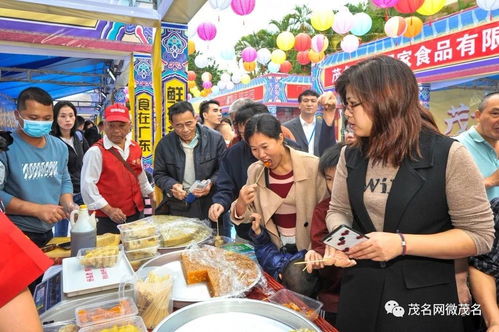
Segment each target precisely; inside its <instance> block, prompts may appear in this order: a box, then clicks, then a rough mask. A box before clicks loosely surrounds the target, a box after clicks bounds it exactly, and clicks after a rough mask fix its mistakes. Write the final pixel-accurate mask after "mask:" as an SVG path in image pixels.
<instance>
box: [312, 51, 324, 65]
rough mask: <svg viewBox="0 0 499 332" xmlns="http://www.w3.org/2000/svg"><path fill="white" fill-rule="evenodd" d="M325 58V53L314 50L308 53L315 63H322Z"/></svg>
mask: <svg viewBox="0 0 499 332" xmlns="http://www.w3.org/2000/svg"><path fill="white" fill-rule="evenodd" d="M324 57H325V55H324V52H315V51H314V50H310V51H308V58H309V59H310V61H311V62H313V63H317V62H321V61H322V60H323V59H324Z"/></svg>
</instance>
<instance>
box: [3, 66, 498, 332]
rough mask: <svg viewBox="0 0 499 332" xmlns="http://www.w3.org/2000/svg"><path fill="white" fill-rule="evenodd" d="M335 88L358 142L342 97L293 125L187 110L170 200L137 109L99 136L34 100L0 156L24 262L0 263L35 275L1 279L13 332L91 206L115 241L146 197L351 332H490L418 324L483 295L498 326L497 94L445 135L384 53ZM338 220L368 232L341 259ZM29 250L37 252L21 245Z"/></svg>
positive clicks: (108, 115) (444, 322) (319, 99)
mask: <svg viewBox="0 0 499 332" xmlns="http://www.w3.org/2000/svg"><path fill="white" fill-rule="evenodd" d="M336 93H337V94H338V95H339V98H340V99H341V101H342V104H343V105H344V118H345V120H346V125H347V129H348V133H347V135H345V136H347V137H346V138H347V139H345V141H344V142H336V139H335V132H336V130H335V124H336V122H335V121H336V120H337V119H338V116H337V105H336V96H335V95H334V94H333V93H332V92H327V93H325V94H323V95H319V94H318V93H316V92H315V91H313V90H306V91H304V92H303V93H301V95H300V96H299V97H298V108H299V111H300V114H299V115H298V116H297V117H296V118H294V119H292V120H290V121H288V122H285V123H283V124H281V123H280V122H279V120H278V119H277V118H276V117H274V116H273V115H272V114H270V112H269V111H268V109H267V107H266V106H265V105H264V104H261V103H256V102H253V101H252V100H249V99H243V100H238V101H236V102H235V103H234V104H233V105H231V108H230V111H229V117H228V118H224V117H223V116H222V112H221V108H220V104H219V103H218V102H217V101H216V100H208V101H206V102H203V103H201V105H200V107H199V112H196V111H195V110H194V108H193V106H192V105H191V104H190V103H189V102H185V101H181V102H178V103H176V104H174V105H173V106H171V107H170V108H169V110H168V117H169V120H170V123H171V126H172V131H171V132H170V133H169V134H167V135H166V136H164V137H163V138H162V139H161V140H160V141H159V142H158V143H157V145H156V149H155V151H154V167H153V169H154V171H153V179H154V181H153V183H154V186H156V187H157V188H159V189H160V191H161V192H162V193H163V195H162V197H163V199H162V200H161V201H158V202H156V201H155V195H154V190H153V186H152V185H151V183H150V181H149V180H148V177H147V173H146V171H145V169H144V167H143V164H142V152H141V149H140V146H139V145H138V143H136V142H135V141H133V140H132V136H131V127H132V123H131V119H130V113H129V110H128V109H127V108H126V107H124V106H122V105H117V104H116V105H111V106H109V107H107V108H106V109H105V111H104V121H103V124H102V129H99V128H98V126H95V124H94V123H92V122H89V121H87V122H85V121H84V120H83V119H79V118H80V117H79V116H78V115H77V110H76V108H75V107H74V105H73V104H71V103H70V102H58V103H56V104H55V106H53V100H52V98H51V97H50V95H49V94H48V93H47V92H45V91H43V90H41V89H39V88H28V89H26V90H24V91H23V92H22V93H21V94H20V95H19V98H18V100H17V110H16V111H15V116H16V118H17V120H18V123H19V127H18V128H17V129H16V131H15V132H13V133H12V134H11V135H4V138H6V140H5V142H2V143H5V144H4V145H5V146H6V145H8V147H5V150H6V151H4V152H1V153H0V199H1V201H2V204H3V207H4V210H5V215H4V214H1V215H0V222H2V223H3V224H5V226H4V227H0V239H6V241H0V243H1V244H0V248H1V247H2V246H4V247H5V246H10V247H8V249H9V251H8V252H12V253H15V255H12V256H11V257H6V255H0V270H2V271H4V270H5V271H15V269H16V268H17V267H16V264H15V263H13V261H15V260H17V259H18V260H19V262H26V263H25V264H24V265H26V266H29V267H30V269H29V271H28V272H27V273H25V272H23V276H24V278H22V279H16V278H15V274H14V273H11V274H9V273H7V274H6V275H7V276H8V277H7V279H5V278H2V279H1V280H0V330H2V326H3V325H2V324H5V320H6V319H8V315H9V313H11V312H12V310H20V311H19V312H23V313H25V314H26V315H32V314H33V304H32V303H31V302H32V301H31V302H30V301H29V300H26V295H27V294H28V295H29V292H28V290H27V289H26V288H27V287H28V285H30V284H31V287H32V286H33V285H34V284H35V283H36V279H37V278H38V277H39V276H40V274H41V273H42V272H43V271H44V269H46V268H47V267H48V266H49V265H50V263H49V262H47V261H46V260H44V259H43V258H40V257H39V256H40V255H41V254H40V252H39V251H38V252H36V251H37V249H36V246H38V247H41V246H44V245H45V244H46V243H47V242H48V241H49V240H50V239H51V238H52V236H53V235H54V234H55V235H56V236H64V235H66V234H67V232H68V230H67V227H68V226H67V218H68V214H69V213H70V212H71V211H72V210H73V209H75V208H76V207H77V205H78V204H86V205H87V206H88V208H89V210H94V211H96V214H97V216H98V219H99V222H98V223H97V227H98V228H97V234H103V233H108V232H111V233H117V232H118V230H117V225H119V224H122V223H126V222H131V221H134V220H138V219H140V218H142V217H143V215H144V207H145V206H144V197H147V198H149V199H150V202H151V205H152V206H153V211H154V213H156V214H171V215H178V216H187V217H195V218H199V219H208V220H210V221H211V223H212V226H213V227H214V228H215V227H216V223H219V224H220V225H221V227H220V228H221V234H222V235H225V236H228V237H231V236H233V235H232V234H233V232H232V227H234V228H235V233H236V236H237V237H238V239H239V240H241V241H248V242H250V243H252V244H253V246H254V247H255V253H256V257H257V259H258V262H259V263H260V265H261V267H262V269H263V270H264V271H266V272H267V273H268V274H270V275H271V276H272V277H274V278H275V279H277V280H278V281H280V282H282V283H283V285H285V286H286V287H287V288H289V289H291V290H294V291H296V292H299V293H301V294H304V295H307V296H310V297H315V298H318V299H319V300H320V301H322V302H323V303H324V310H325V318H326V319H327V320H328V321H329V322H331V323H332V324H333V325H335V326H337V327H338V329H339V330H340V331H342V332H348V331H420V330H424V331H443V330H449V331H478V330H479V328H480V323H476V322H471V321H470V320H469V317H467V315H465V314H463V313H462V312H461V311H459V312H457V311H456V312H453V311H446V312H443V314H440V313H438V314H437V313H436V311H435V313H434V314H430V315H421V314H413V315H411V314H410V309H411V308H413V307H414V305H416V304H417V305H420V306H423V304H429V305H430V306H431V307H432V308H433V307H434V306H436V305H439V304H441V305H445V304H453V305H454V306H455V307H454V308H460V307H461V306H462V305H464V304H467V305H469V304H470V303H471V301H473V299H472V297H471V295H470V292H469V289H471V291H472V294H473V296H474V301H476V302H477V303H479V304H480V305H481V309H482V313H483V318H484V323H482V325H483V326H482V327H481V328H483V329H488V331H491V332H492V331H499V309H498V307H497V289H498V288H497V284H496V283H497V280H498V278H499V261H498V257H499V255H498V253H497V247H498V241H497V239H496V240H494V237H495V234H494V214H493V211H492V209H491V202H492V206H493V207H494V206H495V205H494V204H497V201H496V199H497V198H498V196H499V195H498V193H499V189H498V188H499V172H498V166H499V162H498V158H497V149H496V146H497V143H498V141H499V92H495V93H491V94H489V95H487V96H485V97H484V99H483V101H482V102H481V104H480V105H479V107H478V110H477V112H476V117H475V118H476V121H477V125H476V126H473V127H472V128H470V129H469V130H468V131H467V132H465V133H462V134H461V135H460V136H458V137H457V140H454V139H452V138H449V137H446V136H444V135H443V134H441V133H440V132H439V130H438V127H437V125H436V123H435V121H434V119H433V116H432V115H431V113H430V112H429V111H428V110H426V109H424V108H423V107H422V106H421V104H420V103H419V100H418V85H417V82H416V78H415V77H414V74H413V73H412V71H411V70H410V68H409V67H408V66H407V65H406V64H404V63H403V62H401V61H399V60H395V59H393V58H391V57H386V56H376V57H373V58H370V59H368V60H365V61H362V62H360V63H358V64H356V65H353V66H351V67H349V68H348V69H347V70H345V71H344V73H343V74H342V75H341V76H340V77H339V78H338V80H337V82H336ZM319 107H321V108H322V116H321V117H318V116H317V111H318V109H319ZM101 132H102V136H100V135H101ZM50 134H51V135H50ZM2 140H3V138H2ZM156 203H157V204H156ZM496 209H499V205H497V206H496ZM6 216H8V218H9V219H10V221H12V223H13V224H14V225H15V226H17V227H14V226H13V225H12V224H10V221H9V220H8V219H7V217H6ZM342 225H346V226H348V227H350V229H351V230H352V231H353V232H356V233H359V234H360V236H366V237H367V239H366V240H365V241H364V242H362V243H360V244H356V245H354V246H352V247H350V248H347V249H345V250H339V249H335V247H333V246H330V245H326V244H325V243H324V242H323V240H324V238H325V237H327V236H328V234H330V233H331V232H332V231H334V230H335V229H336V228H337V227H339V226H342ZM498 228H499V227H498ZM10 229H15V231H12V232H11V231H10ZM21 232H22V233H24V234H25V235H26V236H27V237H28V238H29V239H30V240H31V241H29V240H27V239H22V236H19V235H21V234H22V233H21ZM7 237H8V238H7ZM14 237H16V239H14V240H13V239H11V238H14ZM23 241H24V242H26V241H27V242H30V243H31V244H30V245H26V246H25V245H24V244H16V243H21V242H23ZM33 252H34V253H33ZM41 256H43V255H41ZM302 261H305V263H306V265H299V264H295V263H297V262H302ZM468 262H469V265H470V267H468ZM10 265H12V266H13V267H9V266H10ZM17 266H18V265H17ZM303 266H305V267H306V269H303ZM468 275H470V276H471V278H470V279H468ZM12 282H13V283H14V286H12V284H11V283H12ZM7 288H8V289H9V292H6V291H4V290H6V289H7ZM30 289H31V288H30ZM394 303H395V304H394ZM12 308H15V309H12ZM19 308H22V309H19ZM394 308H397V309H394ZM395 310H397V311H395ZM400 310H402V312H401V311H400ZM404 312H405V314H404ZM35 313H36V311H35ZM19 324H20V323H19ZM34 330H36V329H34Z"/></svg>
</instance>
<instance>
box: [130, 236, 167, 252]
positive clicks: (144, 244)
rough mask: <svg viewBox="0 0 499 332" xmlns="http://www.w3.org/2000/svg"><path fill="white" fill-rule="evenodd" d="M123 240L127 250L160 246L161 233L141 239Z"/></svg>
mask: <svg viewBox="0 0 499 332" xmlns="http://www.w3.org/2000/svg"><path fill="white" fill-rule="evenodd" d="M122 242H123V246H124V247H125V250H126V251H129V250H136V249H143V248H149V247H154V246H159V234H154V235H152V236H148V237H144V238H140V239H130V240H122Z"/></svg>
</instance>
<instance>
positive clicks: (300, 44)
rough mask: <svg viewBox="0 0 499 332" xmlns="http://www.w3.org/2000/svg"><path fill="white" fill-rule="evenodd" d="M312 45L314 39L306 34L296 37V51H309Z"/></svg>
mask: <svg viewBox="0 0 499 332" xmlns="http://www.w3.org/2000/svg"><path fill="white" fill-rule="evenodd" d="M311 43H312V38H310V36H309V35H307V34H306V33H303V32H302V33H299V34H297V35H296V37H295V50H297V51H298V52H301V51H308V50H309V49H310V44H311Z"/></svg>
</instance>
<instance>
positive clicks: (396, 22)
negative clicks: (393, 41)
mask: <svg viewBox="0 0 499 332" xmlns="http://www.w3.org/2000/svg"><path fill="white" fill-rule="evenodd" d="M406 29H407V22H406V21H405V20H404V18H403V17H400V16H393V17H392V18H390V19H389V20H388V21H386V23H385V33H386V35H387V36H388V37H392V38H395V37H398V36H401V35H403V34H404V32H405V30H406Z"/></svg>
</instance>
